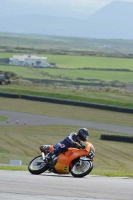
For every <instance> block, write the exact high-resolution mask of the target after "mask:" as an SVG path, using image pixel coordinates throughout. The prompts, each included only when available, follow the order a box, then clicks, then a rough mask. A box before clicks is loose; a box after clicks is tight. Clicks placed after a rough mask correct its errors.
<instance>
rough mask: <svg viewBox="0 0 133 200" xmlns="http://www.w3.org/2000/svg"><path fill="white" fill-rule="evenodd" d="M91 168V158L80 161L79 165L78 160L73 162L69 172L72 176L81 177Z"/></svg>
mask: <svg viewBox="0 0 133 200" xmlns="http://www.w3.org/2000/svg"><path fill="white" fill-rule="evenodd" d="M92 169H93V163H92V161H91V160H89V161H88V160H87V161H82V165H79V162H77V163H75V164H74V165H73V167H72V169H71V171H70V172H71V174H72V176H73V177H79V178H82V177H84V176H86V175H88V174H89V173H90V172H91V171H92Z"/></svg>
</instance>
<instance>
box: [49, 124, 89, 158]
mask: <svg viewBox="0 0 133 200" xmlns="http://www.w3.org/2000/svg"><path fill="white" fill-rule="evenodd" d="M88 136H89V131H88V129H86V128H80V129H79V130H78V132H77V133H75V132H72V133H70V134H69V135H68V136H66V138H65V139H64V140H62V141H61V142H59V143H57V144H56V145H54V150H53V151H51V152H49V153H48V154H47V155H46V160H47V161H48V162H49V161H51V160H52V156H53V155H58V154H59V153H64V152H65V151H67V149H68V148H69V147H74V148H80V147H81V146H82V148H85V146H84V145H83V141H86V140H87V138H88Z"/></svg>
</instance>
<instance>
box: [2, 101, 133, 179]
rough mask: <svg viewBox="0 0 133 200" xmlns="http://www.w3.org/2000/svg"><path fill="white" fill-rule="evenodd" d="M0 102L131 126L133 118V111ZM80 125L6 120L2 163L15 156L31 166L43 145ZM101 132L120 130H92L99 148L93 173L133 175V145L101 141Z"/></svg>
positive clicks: (27, 109) (8, 107)
mask: <svg viewBox="0 0 133 200" xmlns="http://www.w3.org/2000/svg"><path fill="white" fill-rule="evenodd" d="M0 105H1V110H12V111H17V112H19V111H20V112H27V113H34V114H41V115H51V116H59V117H67V118H74V119H84V120H89V121H97V122H98V121H99V122H101V121H102V122H105V123H111V124H123V125H129V126H130V125H131V124H132V121H133V115H131V114H124V113H119V112H111V111H102V110H97V109H90V108H82V107H76V106H67V105H66V106H65V105H58V104H51V103H43V102H34V101H26V100H20V99H8V98H0ZM79 113H80V115H79ZM3 117H5V118H6V117H7V116H2V118H3ZM14 123H15V122H14ZM79 128H80V127H74V126H62V125H48V126H28V124H27V125H26V126H25V125H23V126H17V125H16V126H6V121H5V126H1V127H0V163H3V164H9V161H10V160H11V159H19V160H22V164H23V165H26V166H27V165H28V163H29V162H30V160H31V159H32V158H33V157H35V156H37V155H39V154H40V152H39V146H40V145H42V144H54V143H56V142H58V141H60V140H62V139H63V138H64V137H65V136H66V135H67V134H68V133H70V132H72V131H77V130H78V129H79ZM101 134H117V133H112V132H107V131H98V130H94V129H90V137H89V141H90V142H92V143H93V145H94V146H95V149H96V154H95V159H94V169H93V172H92V173H91V174H100V175H107V176H130V177H133V171H132V169H133V162H132V151H133V145H132V144H129V143H123V142H112V141H102V140H100V135H101ZM119 135H123V134H119ZM0 169H7V166H0ZM8 169H14V170H27V167H9V168H8Z"/></svg>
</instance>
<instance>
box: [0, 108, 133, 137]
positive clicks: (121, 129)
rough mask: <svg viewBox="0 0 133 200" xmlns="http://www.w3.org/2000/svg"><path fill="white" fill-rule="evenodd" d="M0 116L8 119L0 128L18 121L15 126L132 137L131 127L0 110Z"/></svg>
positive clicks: (13, 124)
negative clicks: (80, 129) (60, 127)
mask: <svg viewBox="0 0 133 200" xmlns="http://www.w3.org/2000/svg"><path fill="white" fill-rule="evenodd" d="M0 116H6V117H8V119H9V123H7V122H6V121H0V126H16V122H17V120H18V121H19V124H17V126H22V125H24V123H25V122H26V124H27V125H29V126H34V125H50V124H52V125H54V124H56V125H57V124H58V125H70V126H79V127H86V128H92V129H96V130H103V131H111V132H117V133H124V134H132V135H133V127H130V126H119V125H112V124H104V123H98V122H91V121H83V120H74V119H67V118H59V117H52V116H43V115H35V114H27V113H19V112H12V111H4V110H0Z"/></svg>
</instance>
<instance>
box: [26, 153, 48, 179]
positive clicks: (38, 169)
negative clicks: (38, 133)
mask: <svg viewBox="0 0 133 200" xmlns="http://www.w3.org/2000/svg"><path fill="white" fill-rule="evenodd" d="M48 168H49V167H48V165H47V164H46V162H45V160H43V159H42V156H41V155H40V156H37V157H35V158H34V159H33V160H32V161H31V162H30V163H29V165H28V170H29V172H30V173H31V174H36V175H39V174H41V173H43V172H45V171H46V170H47V169H48Z"/></svg>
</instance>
